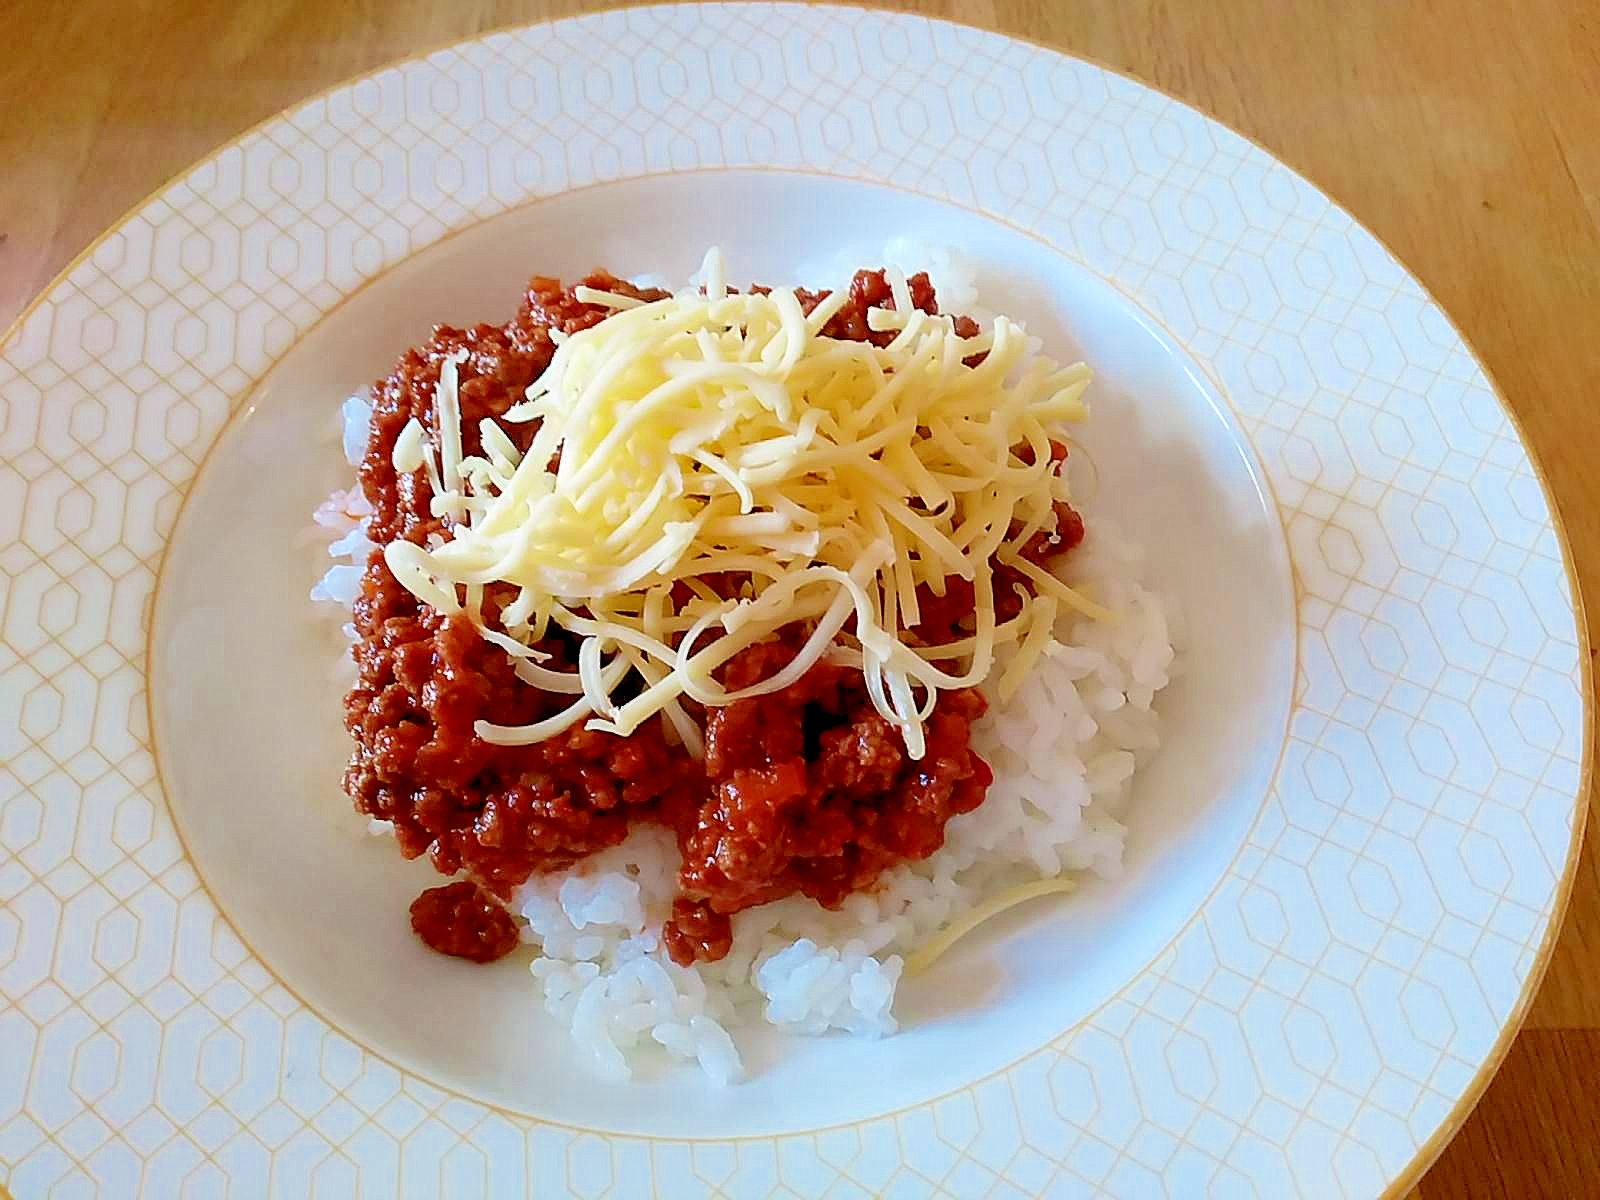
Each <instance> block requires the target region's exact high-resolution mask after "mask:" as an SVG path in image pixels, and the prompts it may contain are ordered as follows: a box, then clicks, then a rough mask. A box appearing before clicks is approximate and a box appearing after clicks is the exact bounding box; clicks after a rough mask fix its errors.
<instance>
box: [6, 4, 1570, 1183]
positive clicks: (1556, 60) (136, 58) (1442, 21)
mask: <svg viewBox="0 0 1600 1200" xmlns="http://www.w3.org/2000/svg"><path fill="white" fill-rule="evenodd" d="M586 7H597V5H593V4H584V3H581V2H579V3H573V2H571V0H522V2H517V0H502V2H499V3H491V2H487V0H450V2H448V3H438V2H437V0H248V2H247V3H239V4H216V3H209V2H204V0H75V2H74V3H71V4H59V3H50V2H47V0H12V2H11V4H10V5H8V16H9V17H10V20H9V21H8V22H7V26H8V29H7V37H6V42H7V45H6V49H5V51H4V53H3V54H0V239H3V240H0V326H3V325H4V324H5V323H7V322H9V321H10V319H11V318H12V317H13V316H14V315H15V314H16V313H17V312H18V311H19V310H20V309H21V307H22V306H23V304H24V303H26V301H27V300H28V299H29V298H30V297H31V296H32V295H33V294H34V293H35V292H37V291H38V290H39V289H41V288H43V287H44V286H45V284H46V283H47V282H48V281H49V280H50V278H51V277H52V276H53V275H54V274H55V272H56V271H57V270H59V269H60V268H61V266H62V265H63V264H65V263H66V262H67V261H68V260H69V259H70V258H71V257H72V256H73V255H74V254H75V253H77V251H78V250H79V249H80V248H82V247H83V246H84V245H85V244H86V243H87V242H88V241H90V240H91V239H92V238H93V237H94V236H95V235H96V234H98V233H99V232H100V231H101V230H102V229H103V228H104V227H105V226H106V225H108V224H110V223H111V222H112V221H114V220H115V219H116V218H117V217H118V215H119V214H121V213H122V212H123V211H124V210H125V209H127V208H128V207H129V206H130V205H131V204H133V203H135V202H136V201H138V200H139V199H140V198H141V197H143V196H144V195H145V194H146V193H148V192H149V191H151V190H152V189H154V188H155V187H157V186H158V185H159V184H161V183H162V182H164V181H165V180H166V179H167V178H169V177H170V176H171V175H173V174H174V173H176V172H177V171H179V170H180V169H181V168H183V167H184V166H186V165H187V164H188V163H190V162H191V161H192V160H193V159H195V158H198V157H200V156H201V155H203V154H205V153H206V152H207V151H209V150H210V149H212V148H213V147H214V146H216V145H217V144H218V143H220V142H223V141H225V140H226V139H228V138H230V137H232V136H233V135H234V134H236V133H238V132H240V131H241V130H243V129H245V128H247V127H248V126H250V125H252V124H254V123H255V122H257V121H259V120H261V119H262V118H264V117H267V116H270V115H272V114H273V113H275V112H277V111H278V110H279V109H282V108H284V107H285V106H287V105H290V104H292V103H293V102H294V101H296V100H298V99H300V98H301V97H303V96H305V95H307V94H308V93H311V92H315V91H317V90H319V89H321V88H323V87H325V86H327V85H328V84H330V83H333V82H335V81H337V80H339V79H341V78H344V77H346V76H349V75H353V74H357V73H359V72H362V71H366V70H368V69H369V68H371V67H375V66H377V65H379V64H381V63H383V62H385V61H387V60H389V59H392V58H396V57H400V56H403V55H406V54H409V53H411V52H413V51H416V50H418V49H421V48H427V47H431V46H434V45H438V44H441V43H444V42H446V41H449V40H452V39H455V38H458V37H465V36H467V35H469V34H473V33H476V32H478V31H480V30H484V29H489V28H494V27H497V26H501V25H508V24H514V23H519V22H524V21H533V20H538V19H540V18H543V17H549V16H557V15H563V14H566V13H569V12H573V11H578V10H580V9H583V8H586ZM909 7H915V8H918V9H921V10H923V11H927V12H930V13H933V14H936V15H942V16H948V17H953V18H955V19H958V20H962V21H966V22H969V23H971V24H975V25H984V26H988V27H990V28H994V29H999V30H1004V31H1006V32H1009V33H1015V34H1019V35H1023V36H1025V37H1029V38H1032V39H1035V40H1037V41H1042V42H1047V43H1050V44H1053V45H1056V46H1059V47H1062V48H1064V49H1067V50H1070V51H1073V52H1076V53H1078V54H1082V55H1084V56H1086V57H1089V58H1093V59H1097V60H1099V61H1101V62H1104V63H1107V64H1109V65H1111V66H1114V67H1116V68H1118V69H1120V70H1123V71H1126V72H1128V73H1129V74H1132V75H1134V76H1137V77H1138V78H1140V79H1143V80H1146V81H1148V82H1150V83H1153V84H1155V85H1156V86H1158V87H1160V88H1163V89H1164V90H1166V91H1168V92H1170V93H1172V94H1174V95H1176V96H1179V97H1181V98H1182V99H1184V100H1187V101H1190V102H1191V103H1193V104H1196V105H1198V106H1199V107H1200V108H1202V109H1204V110H1205V111H1207V112H1209V113H1211V114H1213V115H1215V116H1217V117H1219V118H1221V119H1222V120H1223V121H1225V122H1227V123H1228V124H1230V125H1232V126H1233V127H1234V128H1235V129H1239V130H1242V131H1243V132H1245V133H1247V134H1249V135H1250V136H1251V137H1253V138H1254V139H1256V140H1257V141H1258V142H1260V143H1261V144H1262V145H1264V146H1266V147H1267V148H1268V149H1269V150H1271V151H1272V152H1273V153H1275V154H1277V155H1278V156H1279V157H1281V158H1282V159H1284V160H1285V161H1287V162H1288V163H1290V164H1291V165H1293V166H1295V167H1296V168H1298V169H1299V170H1301V171H1303V172H1304V173H1305V174H1306V175H1308V176H1309V177H1310V178H1311V179H1312V180H1314V181H1315V182H1317V183H1318V184H1320V185H1321V186H1322V187H1323V188H1325V189H1326V190H1327V191H1329V192H1330V193H1331V194H1332V195H1333V197H1334V198H1335V199H1336V200H1338V201H1339V202H1340V203H1341V204H1343V205H1344V206H1345V207H1347V208H1348V209H1350V211H1352V212H1353V213H1355V215H1356V216H1357V217H1358V218H1359V219H1360V220H1361V221H1363V222H1364V223H1365V224H1366V225H1367V226H1368V227H1369V228H1370V229H1372V230H1373V231H1374V232H1376V233H1377V235H1378V236H1379V237H1380V238H1382V239H1383V240H1384V241H1385V242H1386V243H1387V244H1388V245H1389V246H1390V247H1391V248H1392V249H1393V250H1394V251H1395V252H1396V253H1397V254H1398V255H1399V257H1400V258H1401V259H1402V260H1403V261H1404V262H1405V263H1406V264H1407V265H1408V266H1409V267H1410V268H1411V269H1412V270H1413V271H1415V272H1416V273H1417V275H1418V276H1420V277H1421V279H1422V280H1423V282H1424V283H1425V284H1426V285H1427V286H1428V287H1429V288H1430V289H1431V290H1432V291H1433V293H1434V294H1435V295H1436V296H1437V297H1438V298H1439V300H1440V301H1441V302H1442V303H1443V305H1444V307H1445V308H1446V309H1447V310H1448V311H1449V312H1450V313H1452V314H1453V315H1454V317H1455V319H1456V321H1457V322H1459V324H1460V326H1461V328H1462V330H1463V331H1464V332H1465V334H1466V336H1467V339H1468V340H1469V341H1470V342H1471V343H1472V345H1473V346H1474V348H1475V349H1476V350H1477V352H1478V354H1479V355H1480V356H1481V357H1482V359H1483V361H1484V363H1485V365H1486V366H1487V367H1488V369H1489V373H1490V374H1491V375H1492V376H1493V377H1494V378H1495V379H1496V380H1497V381H1498V383H1499V385H1500V387H1501V389H1502V391H1503V392H1504V394H1505V395H1506V396H1507V397H1508V399H1509V400H1510V402H1511V405H1512V407H1513V408H1514V409H1515V410H1516V414H1517V416H1518V417H1519V418H1520V419H1521V422H1522V425H1523V428H1524V429H1525V431H1526V433H1527V436H1528V439H1529V440H1530V441H1531V443H1532V445H1533V449H1534V452H1535V454H1536V455H1537V456H1538V458H1539V459H1540V461H1541V462H1542V463H1543V465H1544V469H1545V471H1546V473H1547V474H1548V477H1549V479H1550V483H1551V485H1552V487H1553V488H1554V490H1555V495H1556V497H1557V500H1558V503H1559V506H1560V509H1561V512H1562V515H1563V516H1564V517H1565V519H1566V524H1567V529H1568V531H1569V533H1570V535H1571V538H1572V545H1573V551H1574V553H1575V554H1576V556H1577V566H1578V575H1579V577H1580V580H1581V582H1582V586H1583V590H1584V593H1585V594H1586V595H1588V596H1590V597H1595V596H1600V470H1595V469H1594V468H1593V467H1591V465H1590V461H1591V460H1590V458H1589V455H1590V452H1591V448H1592V447H1595V446H1597V445H1600V136H1597V135H1600V8H1597V7H1596V6H1595V5H1594V4H1593V3H1592V2H1591V0H1567V2H1566V3H1562V2H1561V0H1521V2H1519V3H1518V4H1517V5H1515V6H1512V5H1507V4H1505V3H1504V0H1398V2H1394V0H1391V2H1386V0H1366V2H1365V3H1357V4H1344V3H1338V2H1336V0H1221V2H1219V0H1076V2H1074V3H1065V2H1062V0H1017V2H1014V3H1007V2H1000V0H944V2H934V3H920V4H915V5H911V6H909ZM1591 605H1595V602H1594V601H1593V600H1591ZM1593 611H1595V612H1600V606H1596V607H1594V608H1593ZM1597 634H1600V630H1597V629H1596V627H1595V625H1594V624H1593V623H1591V626H1590V637H1591V640H1596V641H1600V637H1597ZM1595 865H1596V852H1595V849H1594V839H1590V840H1589V842H1588V844H1587V845H1586V846H1585V849H1584V861H1583V865H1582V868H1581V869H1580V871H1579V874H1578V881H1577V887H1576V891H1575V893H1574V896H1573V900H1572V906H1571V910H1570V913H1569V916H1568V920H1567V924H1566V929H1565V931H1564V933H1563V935H1562V938H1561V941H1560V944H1559V946H1558V948H1557V951H1556V954H1555V958H1554V961H1553V962H1552V964H1551V967H1550V972H1549V976H1548V979H1547V981H1546V983H1545V985H1544V988H1543V991H1542V992H1541V993H1540V995H1539V998H1538V1002H1537V1004H1536V1005H1535V1007H1534V1009H1533V1012H1532V1015H1531V1016H1530V1018H1529V1020H1528V1022H1527V1026H1526V1028H1525V1030H1524V1032H1523V1033H1522V1035H1521V1036H1520V1037H1519V1038H1518V1039H1517V1041H1516V1043H1515V1045H1514V1046H1513V1048H1512V1051H1511V1054H1510V1057H1509V1058H1508V1059H1507V1060H1506V1063H1505V1065H1504V1067H1503V1069H1502V1070H1501V1072H1500V1075H1499V1077H1498V1078H1497V1079H1496V1081H1495V1082H1494V1083H1493V1085H1492V1086H1491V1087H1490V1088H1489V1090H1488V1093H1487V1094H1486V1095H1485V1097H1484V1099H1483V1102H1482V1104H1481V1105H1480V1106H1479V1108H1478V1110H1477V1111H1476V1113H1475V1114H1474V1115H1473V1116H1472V1117H1471V1119H1470V1120H1469V1121H1468V1122H1467V1124H1466V1126H1465V1128H1464V1129H1463V1130H1462V1131H1461V1133H1460V1135H1459V1136H1458V1137H1457V1138H1456V1139H1455V1141H1454V1142H1453V1143H1452V1144H1451V1146H1450V1147H1449V1148H1448V1150H1447V1151H1446V1152H1445V1154H1444V1156H1443V1157H1442V1158H1441V1159H1440V1161H1439V1162H1438V1164H1437V1165H1436V1166H1435V1167H1434V1168H1433V1169H1432V1171H1431V1172H1430V1173H1429V1174H1428V1175H1427V1176H1426V1177H1425V1178H1424V1179H1423V1181H1422V1182H1421V1183H1420V1184H1419V1185H1418V1187H1417V1190H1416V1194H1417V1195H1419V1196H1421V1197H1425V1198H1427V1200H1433V1198H1436V1197H1438V1198H1443V1197H1451V1198H1454V1197H1474V1196H1485V1197H1489V1196H1495V1197H1500V1196H1504V1197H1517V1198H1522V1197H1544V1196H1549V1197H1578V1196H1583V1195H1600V987H1590V986H1588V985H1589V983H1590V982H1591V981H1596V982H1600V876H1597V874H1596V870H1595Z"/></svg>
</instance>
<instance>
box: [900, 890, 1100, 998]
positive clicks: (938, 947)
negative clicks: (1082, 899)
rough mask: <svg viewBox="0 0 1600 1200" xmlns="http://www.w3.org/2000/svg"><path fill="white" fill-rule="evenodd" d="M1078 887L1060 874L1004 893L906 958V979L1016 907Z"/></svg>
mask: <svg viewBox="0 0 1600 1200" xmlns="http://www.w3.org/2000/svg"><path fill="white" fill-rule="evenodd" d="M1077 887H1078V885H1077V883H1076V882H1074V881H1073V880H1072V879H1071V878H1069V877H1068V876H1065V875H1057V876H1055V877H1054V878H1052V879H1036V880H1034V881H1033V882H1032V883H1024V884H1020V885H1018V886H1017V887H1014V888H1012V889H1011V890H1010V891H1005V892H1001V893H1000V894H999V895H998V896H996V897H994V898H993V899H992V900H989V901H987V902H986V903H983V904H980V905H978V907H977V908H975V909H973V910H972V911H971V912H969V913H964V914H962V916H960V917H958V918H957V919H956V920H954V921H952V922H951V923H950V924H948V925H946V926H945V927H944V928H943V929H941V930H940V931H939V932H938V933H936V934H934V935H933V936H932V937H931V938H929V939H928V940H927V941H925V942H923V943H922V945H920V946H918V947H917V948H916V949H915V950H913V951H912V952H911V953H910V954H908V955H906V966H905V973H906V977H907V978H908V979H909V978H910V977H912V976H914V975H920V974H922V972H924V971H926V970H927V969H928V968H929V967H931V966H932V965H933V964H934V962H935V961H936V960H937V959H939V958H940V957H942V956H943V955H944V953H945V951H947V950H949V949H950V947H951V946H954V945H955V944H956V943H957V942H958V941H960V940H961V939H962V938H964V937H966V936H967V934H969V933H971V932H972V931H973V930H974V929H976V928H977V927H978V926H979V925H982V924H983V923H984V922H985V921H990V920H993V919H994V918H995V917H998V916H999V915H1000V914H1001V913H1003V912H1005V911H1006V910H1008V909H1012V908H1015V907H1016V906H1017V905H1019V904H1026V903H1027V902H1028V901H1029V900H1036V899H1038V898H1039V897H1040V896H1051V895H1058V894H1063V893H1066V892H1072V891H1076V890H1077Z"/></svg>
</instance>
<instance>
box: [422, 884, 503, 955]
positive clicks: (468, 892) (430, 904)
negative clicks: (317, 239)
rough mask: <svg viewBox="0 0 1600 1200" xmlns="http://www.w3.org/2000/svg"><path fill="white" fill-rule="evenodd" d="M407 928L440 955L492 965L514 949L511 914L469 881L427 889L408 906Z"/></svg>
mask: <svg viewBox="0 0 1600 1200" xmlns="http://www.w3.org/2000/svg"><path fill="white" fill-rule="evenodd" d="M411 928H412V929H413V930H415V931H416V934H417V936H418V937H419V938H421V939H422V940H423V941H425V942H427V943H428V945H429V946H431V947H432V948H433V949H435V950H437V951H438V952H439V953H440V954H450V955H453V956H454V957H456V958H468V959H471V960H472V961H473V962H494V960H495V959H497V958H504V957H505V956H506V955H507V954H510V953H511V952H512V951H513V950H515V949H516V948H517V941H518V937H517V923H516V922H515V921H514V920H512V919H511V914H510V913H508V912H507V911H506V910H505V909H504V908H502V907H500V905H499V904H497V903H496V902H495V900H494V898H493V897H492V896H488V895H486V894H485V893H484V892H483V890H482V889H481V888H479V887H478V885H477V884H475V883H473V882H472V881H471V880H465V879H463V880H460V881H458V882H456V883H447V884H445V885H444V886H443V887H436V888H429V889H428V890H427V891H425V892H423V893H422V895H420V896H418V897H417V898H416V899H415V900H413V901H412V902H411Z"/></svg>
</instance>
